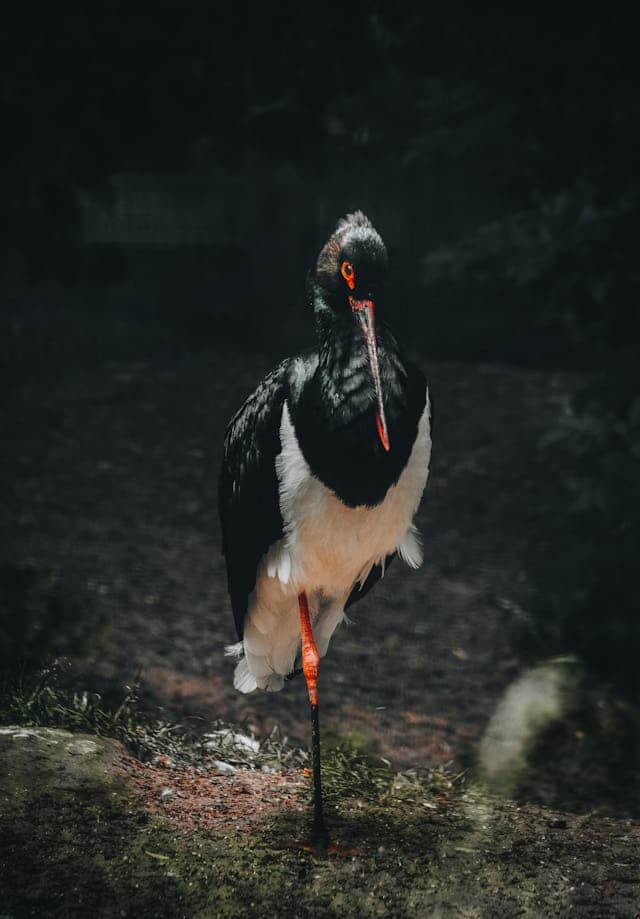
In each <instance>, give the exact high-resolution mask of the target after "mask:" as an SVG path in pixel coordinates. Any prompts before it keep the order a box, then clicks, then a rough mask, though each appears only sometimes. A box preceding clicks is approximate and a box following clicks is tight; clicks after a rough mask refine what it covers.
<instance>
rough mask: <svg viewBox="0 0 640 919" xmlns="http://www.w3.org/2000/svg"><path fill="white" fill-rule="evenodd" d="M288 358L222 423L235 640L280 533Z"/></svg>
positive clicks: (221, 489)
mask: <svg viewBox="0 0 640 919" xmlns="http://www.w3.org/2000/svg"><path fill="white" fill-rule="evenodd" d="M288 368H289V361H284V362H283V363H282V364H280V365H279V366H278V367H276V369H275V370H273V371H272V372H271V373H270V374H268V376H266V377H265V378H264V380H263V381H262V382H261V383H260V385H259V386H258V388H257V389H256V390H255V392H254V393H252V394H251V395H250V396H249V398H248V399H247V401H246V402H245V403H244V405H243V406H242V408H241V409H240V410H239V411H238V412H236V414H235V415H234V416H233V418H232V419H231V421H230V422H229V424H228V426H227V431H226V434H225V441H224V458H223V460H222V469H221V470H220V480H219V483H218V507H219V511H220V522H221V524H222V553H223V555H224V557H225V559H226V563H227V581H228V585H229V594H230V596H231V606H232V608H233V617H234V619H235V623H236V630H237V632H238V638H240V639H241V638H242V633H243V627H244V619H245V616H246V614H247V603H248V600H249V594H250V593H251V591H252V590H253V588H254V587H255V583H256V570H257V568H258V564H259V562H260V559H261V558H262V556H263V555H264V554H265V552H266V551H267V550H268V548H269V546H270V545H271V544H272V543H274V542H275V541H276V540H277V539H280V537H281V536H282V515H281V513H280V502H279V499H278V480H277V476H276V469H275V458H276V456H277V454H278V453H279V452H280V419H281V416H282V406H283V404H284V401H285V399H286V396H287V392H288Z"/></svg>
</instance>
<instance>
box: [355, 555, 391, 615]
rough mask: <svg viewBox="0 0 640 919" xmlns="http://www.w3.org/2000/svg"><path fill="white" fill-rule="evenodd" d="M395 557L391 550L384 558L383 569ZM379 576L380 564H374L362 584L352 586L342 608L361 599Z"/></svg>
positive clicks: (376, 581)
mask: <svg viewBox="0 0 640 919" xmlns="http://www.w3.org/2000/svg"><path fill="white" fill-rule="evenodd" d="M395 557H396V553H395V552H393V553H392V554H391V555H387V557H386V558H385V560H384V570H385V571H386V570H387V568H388V567H389V565H390V564H391V562H392V561H393V560H394V558H395ZM381 577H382V565H374V566H373V568H372V569H371V571H370V572H369V574H368V575H367V578H366V580H365V582H364V584H363V585H362V587H359V586H358V585H357V584H356V586H355V587H354V588H353V590H352V591H351V593H350V594H349V599H348V600H347V602H346V603H345V605H344V608H345V609H349V607H350V606H353V604H354V603H357V602H358V600H362V598H363V597H365V596H366V595H367V594H368V593H369V591H370V590H371V588H372V587H373V585H374V584H377V583H378V581H379V580H380V578H381Z"/></svg>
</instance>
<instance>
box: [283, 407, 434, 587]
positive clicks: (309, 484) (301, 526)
mask: <svg viewBox="0 0 640 919" xmlns="http://www.w3.org/2000/svg"><path fill="white" fill-rule="evenodd" d="M280 440H281V452H280V454H279V455H278V457H277V459H276V470H277V474H278V482H279V494H280V510H281V513H282V518H283V522H284V532H285V537H284V538H285V543H286V549H287V551H288V554H289V557H290V561H291V577H292V581H293V582H294V583H297V585H298V586H300V587H304V588H305V589H311V588H315V589H325V590H327V591H330V592H333V591H335V590H336V589H343V590H348V589H349V588H350V587H351V586H352V585H353V583H354V581H355V580H357V579H358V578H359V576H360V575H361V574H362V572H363V571H364V570H366V569H367V568H368V567H370V565H371V564H372V563H373V562H375V561H378V560H380V559H383V558H384V557H385V556H386V555H388V554H390V553H392V552H393V551H394V550H395V548H396V546H397V545H398V544H399V543H400V541H401V540H402V538H403V536H404V534H405V532H406V530H407V528H408V527H409V526H410V524H411V520H412V517H413V514H414V513H415V510H416V507H417V504H418V502H419V500H420V496H421V494H422V489H423V488H424V482H425V479H426V464H423V465H424V474H422V473H421V474H420V475H418V476H415V475H411V469H410V468H409V467H410V466H411V461H410V463H409V465H408V467H407V469H406V470H405V472H404V473H403V475H402V476H401V477H400V479H399V481H398V482H397V483H396V485H393V486H392V487H391V488H389V490H388V491H387V493H386V495H385V497H384V499H383V500H382V501H381V502H380V503H379V504H378V505H376V506H375V507H364V506H360V507H348V506H347V505H345V504H344V503H343V502H342V501H341V500H340V499H339V498H338V497H337V496H336V495H335V494H334V492H332V491H331V490H330V489H329V488H327V486H326V485H324V484H323V483H322V482H321V481H320V480H319V479H318V478H316V477H315V476H314V475H313V473H312V472H311V470H310V468H309V465H308V463H307V461H306V459H305V457H304V455H303V454H302V451H301V449H300V446H299V444H298V441H297V438H296V434H295V430H294V428H293V425H292V422H291V418H290V415H289V411H288V407H287V406H286V404H285V406H284V409H283V413H282V422H281V428H280ZM418 463H420V457H417V458H416V464H418Z"/></svg>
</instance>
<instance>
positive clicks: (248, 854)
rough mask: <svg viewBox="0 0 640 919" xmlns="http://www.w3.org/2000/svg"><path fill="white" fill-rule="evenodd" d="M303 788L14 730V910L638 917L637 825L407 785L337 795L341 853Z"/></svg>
mask: <svg viewBox="0 0 640 919" xmlns="http://www.w3.org/2000/svg"><path fill="white" fill-rule="evenodd" d="M303 788H304V783H302V782H301V781H300V775H298V776H295V775H294V774H291V773H286V772H285V773H281V774H269V775H264V774H262V773H260V772H258V773H256V772H247V771H246V770H238V771H237V773H236V774H235V775H233V776H226V777H223V778H220V777H219V776H215V775H212V774H211V773H209V772H207V771H206V769H204V768H203V767H202V765H201V767H200V768H194V767H186V768H185V767H177V768H164V769H163V768H158V767H154V766H143V765H142V764H140V763H139V762H138V761H133V760H132V759H131V757H129V756H128V755H127V753H126V752H125V751H124V749H123V748H122V746H121V745H120V744H119V743H117V742H115V741H113V740H108V739H105V738H100V737H95V736H93V737H91V736H86V735H79V734H71V733H68V732H65V731H60V730H50V729H42V728H39V729H35V730H25V729H24V728H11V727H4V728H0V802H1V806H0V902H2V907H3V915H6V916H7V917H9V916H11V917H15V919H18V917H22V916H25V917H26V916H47V917H61V919H62V917H64V919H67V917H71V916H78V917H82V919H84V917H86V916H97V917H105V919H107V917H108V919H111V917H114V916H117V917H126V916H141V917H146V916H154V917H156V916H157V917H160V916H167V917H171V919H178V917H185V919H186V917H199V919H207V917H215V919H220V917H228V916H234V917H238V919H240V917H242V919H246V917H253V916H255V917H271V916H273V917H292V919H293V917H295V919H298V917H320V916H327V917H334V916H336V917H337V916H358V917H406V916H442V917H448V916H451V917H453V916H455V917H458V916H467V917H478V919H482V917H491V919H501V917H504V919H508V917H509V919H510V917H514V916H527V917H532V919H533V917H540V916H545V917H547V916H549V917H552V916H554V917H555V916H557V917H565V916H568V915H574V916H579V917H581V919H582V917H593V919H604V917H620V919H624V917H631V916H634V915H636V913H637V911H638V908H639V907H640V899H639V898H640V883H639V881H640V879H639V877H638V871H637V864H638V859H637V854H638V846H639V843H640V826H639V825H638V824H637V823H633V822H632V821H613V820H608V819H606V818H602V817H594V816H590V815H586V816H582V817H579V816H576V815H565V814H561V813H558V812H555V811H553V810H550V809H548V808H542V807H536V806H531V805H526V806H523V807H520V806H517V805H516V804H514V803H513V802H510V801H506V800H503V799H497V798H494V797H492V796H490V795H487V794H486V793H485V792H483V791H482V790H480V789H477V788H474V787H469V786H465V785H462V786H461V787H456V786H454V785H451V784H447V783H442V782H441V783H440V784H433V783H432V784H431V785H428V786H427V785H424V786H411V787H410V788H409V790H408V793H407V790H406V789H403V787H402V786H400V787H398V788H396V782H394V784H393V787H391V788H389V789H388V790H387V791H386V792H385V794H384V797H383V798H380V797H379V796H378V795H376V794H374V795H366V794H365V795H362V794H359V795H355V796H354V794H353V792H351V793H350V794H345V793H343V794H342V795H341V796H339V797H338V798H337V799H336V798H334V799H332V801H331V806H330V808H329V814H328V816H329V829H330V834H331V838H332V842H333V844H332V845H331V846H330V847H329V850H328V851H318V850H317V849H315V850H314V849H313V847H311V846H310V845H309V844H308V829H309V813H308V805H307V802H306V800H305V796H304V794H303V793H302V790H303ZM241 799H244V800H245V802H246V803H245V804H244V805H242V803H241ZM248 815H250V819H248ZM233 818H235V819H233Z"/></svg>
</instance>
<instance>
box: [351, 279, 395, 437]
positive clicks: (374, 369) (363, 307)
mask: <svg viewBox="0 0 640 919" xmlns="http://www.w3.org/2000/svg"><path fill="white" fill-rule="evenodd" d="M349 305H350V306H351V309H352V310H353V312H354V313H355V314H356V316H357V317H358V319H359V321H360V325H361V326H362V332H363V335H364V340H365V343H366V345H367V354H368V355H369V366H370V368H371V376H372V377H373V386H374V389H375V391H376V399H377V401H378V408H377V411H376V430H377V432H378V437H379V438H380V443H381V444H382V446H383V447H384V449H385V450H386V451H387V453H388V452H389V450H390V449H391V445H390V443H389V432H388V430H387V419H386V418H385V414H384V402H383V401H382V384H381V382H380V363H379V361H378V345H377V343H376V326H375V320H374V316H373V300H356V299H355V298H354V297H349Z"/></svg>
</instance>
